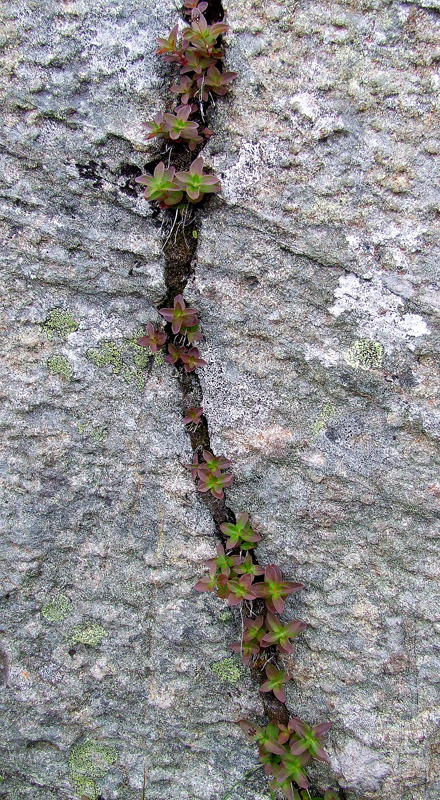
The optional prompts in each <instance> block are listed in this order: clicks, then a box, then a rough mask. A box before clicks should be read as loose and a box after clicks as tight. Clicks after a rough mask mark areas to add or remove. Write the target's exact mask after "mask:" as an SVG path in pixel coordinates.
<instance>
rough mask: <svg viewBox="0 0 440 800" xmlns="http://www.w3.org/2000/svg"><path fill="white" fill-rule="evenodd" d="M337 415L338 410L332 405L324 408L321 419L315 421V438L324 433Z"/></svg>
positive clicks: (327, 404) (328, 404) (326, 404)
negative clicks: (330, 421)
mask: <svg viewBox="0 0 440 800" xmlns="http://www.w3.org/2000/svg"><path fill="white" fill-rule="evenodd" d="M335 414H336V408H335V406H334V405H333V404H332V403H325V405H324V406H323V407H322V411H321V413H320V415H319V417H318V418H317V419H316V420H315V422H314V423H313V425H312V433H313V435H314V436H317V435H318V434H319V433H321V431H324V430H325V429H326V427H327V423H328V422H329V420H331V418H332V417H334V416H335Z"/></svg>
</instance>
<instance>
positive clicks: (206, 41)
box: [182, 14, 229, 59]
mask: <svg viewBox="0 0 440 800" xmlns="http://www.w3.org/2000/svg"><path fill="white" fill-rule="evenodd" d="M228 30H229V25H225V23H224V22H215V23H214V24H213V25H208V23H207V21H206V19H205V17H204V16H203V14H198V15H197V18H195V19H193V21H192V22H191V26H190V27H189V28H185V29H184V31H183V34H182V36H183V40H184V42H188V43H189V44H190V45H191V46H192V48H193V50H194V52H195V53H197V54H198V55H200V56H205V57H207V58H216V59H217V58H218V59H221V58H223V53H222V51H221V50H220V49H219V48H218V46H217V40H218V38H219V36H221V34H222V33H226V31H228Z"/></svg>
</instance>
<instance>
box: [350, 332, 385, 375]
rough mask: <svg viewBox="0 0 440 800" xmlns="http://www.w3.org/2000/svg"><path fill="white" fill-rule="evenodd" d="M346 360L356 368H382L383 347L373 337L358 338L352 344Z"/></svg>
mask: <svg viewBox="0 0 440 800" xmlns="http://www.w3.org/2000/svg"><path fill="white" fill-rule="evenodd" d="M345 359H346V361H347V362H348V364H350V366H351V367H355V368H356V369H380V368H381V367H382V360H383V347H382V345H381V344H379V343H378V342H374V341H373V340H372V339H367V338H364V339H357V340H356V341H355V342H353V344H352V345H351V347H350V349H349V350H348V352H347V354H346V356H345Z"/></svg>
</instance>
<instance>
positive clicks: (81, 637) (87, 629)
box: [70, 622, 108, 647]
mask: <svg viewBox="0 0 440 800" xmlns="http://www.w3.org/2000/svg"><path fill="white" fill-rule="evenodd" d="M104 636H108V633H107V631H106V629H105V628H103V627H102V625H99V624H98V623H97V622H94V623H92V624H91V625H87V624H83V625H77V626H76V628H74V630H73V636H72V638H71V640H70V643H71V644H87V645H89V647H96V646H97V645H98V644H101V642H102V640H103V638H104Z"/></svg>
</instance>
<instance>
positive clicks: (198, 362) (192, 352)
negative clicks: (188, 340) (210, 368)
mask: <svg viewBox="0 0 440 800" xmlns="http://www.w3.org/2000/svg"><path fill="white" fill-rule="evenodd" d="M180 360H181V361H182V363H183V368H184V370H185V372H193V371H194V370H195V369H196V367H206V364H207V362H206V361H205V360H204V359H203V358H201V357H200V353H199V351H198V349H197V347H191V348H190V349H189V350H184V352H183V353H181V354H180Z"/></svg>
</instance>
